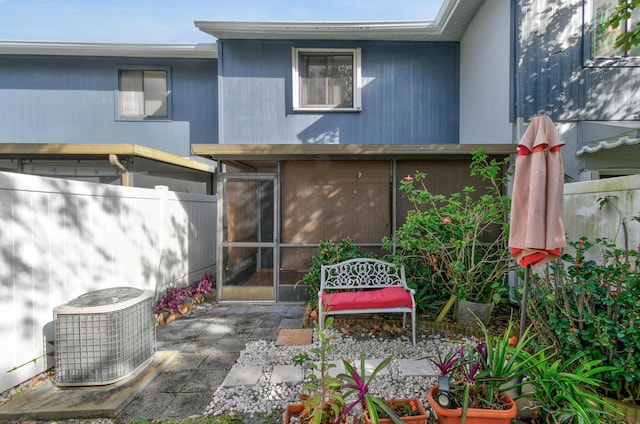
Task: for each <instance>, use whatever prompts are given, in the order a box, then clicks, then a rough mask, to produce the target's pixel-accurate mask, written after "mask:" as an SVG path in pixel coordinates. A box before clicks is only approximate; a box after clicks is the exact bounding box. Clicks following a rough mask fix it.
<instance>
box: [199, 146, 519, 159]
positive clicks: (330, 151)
mask: <svg viewBox="0 0 640 424" xmlns="http://www.w3.org/2000/svg"><path fill="white" fill-rule="evenodd" d="M516 147H517V146H516V145H514V144H482V145H480V144H393V145H391V144H192V145H191V150H192V152H193V154H195V155H199V156H204V157H208V158H212V159H214V160H236V159H237V160H242V159H244V160H277V159H282V160H296V159H300V160H316V159H320V158H322V159H336V160H340V159H342V160H345V159H364V160H367V159H379V158H385V159H386V158H402V159H405V158H409V159H410V158H416V159H418V158H438V157H442V158H447V157H460V156H470V155H471V152H472V151H473V150H475V149H477V148H483V149H484V150H485V152H487V153H488V154H489V155H501V156H502V155H512V154H515V153H516Z"/></svg>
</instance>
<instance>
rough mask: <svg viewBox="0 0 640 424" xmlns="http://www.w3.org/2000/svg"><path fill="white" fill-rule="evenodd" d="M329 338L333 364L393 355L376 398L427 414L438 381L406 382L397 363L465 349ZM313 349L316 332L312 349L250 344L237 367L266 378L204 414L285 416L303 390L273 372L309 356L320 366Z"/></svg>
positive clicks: (434, 337)
mask: <svg viewBox="0 0 640 424" xmlns="http://www.w3.org/2000/svg"><path fill="white" fill-rule="evenodd" d="M327 335H328V336H329V337H331V338H332V344H334V349H333V350H332V351H331V352H330V354H329V360H330V361H342V360H343V359H347V360H354V361H356V362H357V361H359V359H360V352H364V353H365V358H366V359H384V358H386V357H387V356H389V355H392V356H393V360H392V361H391V363H390V364H389V366H388V367H387V368H386V369H387V370H388V371H389V372H388V374H386V375H382V374H378V375H377V376H376V378H375V379H374V381H373V382H372V384H371V386H370V387H369V389H370V391H371V393H373V394H374V395H376V396H380V397H382V398H385V399H392V398H406V397H418V398H419V399H421V400H422V401H423V403H424V404H425V408H426V407H427V392H428V391H429V389H430V388H431V387H432V386H433V384H434V383H435V377H423V376H411V377H405V376H403V375H401V373H400V366H399V364H398V361H397V360H398V359H414V360H418V359H423V358H425V357H429V356H433V355H434V354H435V353H436V352H437V350H438V349H440V350H441V351H443V352H446V351H448V350H449V349H451V348H455V347H456V346H459V344H457V343H454V342H451V341H447V340H445V339H444V338H443V337H442V336H441V335H439V334H430V335H420V336H419V337H418V340H417V344H416V346H415V347H413V346H412V345H411V341H410V340H409V338H408V337H404V336H395V337H392V338H391V337H388V336H387V335H385V334H384V333H382V334H381V333H380V332H379V333H378V335H377V334H376V333H375V332H371V333H368V332H363V333H360V334H357V335H355V336H352V335H348V334H345V331H344V330H343V329H340V328H338V329H336V328H331V329H328V330H327ZM461 342H464V340H461ZM312 347H316V348H318V347H319V341H318V337H317V333H316V331H314V335H313V344H312V345H297V346H276V345H275V342H273V341H265V340H257V341H252V342H249V343H247V345H246V347H245V349H244V350H243V351H242V352H240V357H239V358H238V359H237V361H236V363H235V365H234V366H242V367H248V366H262V367H263V374H262V376H261V377H260V379H259V380H258V383H257V384H256V385H253V386H230V387H224V386H221V387H219V388H218V389H217V390H216V391H215V393H214V394H213V396H212V398H211V401H210V403H209V405H208V406H207V408H206V410H205V412H204V413H205V414H206V415H219V414H223V413H229V414H235V415H238V416H240V417H244V418H250V417H260V416H274V415H279V414H282V412H283V411H284V409H285V407H286V405H287V404H290V403H295V402H297V401H298V395H299V394H301V393H303V389H302V386H303V384H302V383H271V382H270V377H271V373H272V371H273V367H274V366H275V365H292V364H293V357H294V356H295V355H298V354H300V353H303V352H306V353H307V354H309V355H310V356H311V358H312V360H314V361H315V360H317V358H316V357H315V356H314V355H313V354H312V353H311V352H310V349H311V348H312ZM249 422H251V421H249Z"/></svg>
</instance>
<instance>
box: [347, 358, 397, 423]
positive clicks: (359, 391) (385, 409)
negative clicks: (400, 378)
mask: <svg viewBox="0 0 640 424" xmlns="http://www.w3.org/2000/svg"><path fill="white" fill-rule="evenodd" d="M392 359H393V356H388V357H387V358H385V359H384V360H383V361H382V362H380V363H379V364H378V366H377V367H376V368H375V369H374V370H373V372H372V373H371V374H370V375H369V377H367V374H366V368H365V363H364V352H362V353H360V369H359V370H358V369H357V368H356V367H354V366H353V365H352V364H351V363H350V362H349V361H344V360H343V361H342V363H343V364H344V368H345V370H346V371H347V373H345V374H339V375H338V378H339V379H340V380H342V382H343V384H344V387H345V388H347V389H349V391H347V392H346V394H345V398H348V397H350V396H352V395H356V400H355V401H353V402H352V403H351V404H349V405H347V406H346V408H345V410H344V412H343V413H342V415H341V418H342V417H345V416H347V414H348V413H349V412H350V411H351V410H353V408H354V407H355V406H356V405H358V404H360V405H361V406H362V410H363V411H367V412H368V413H369V418H370V419H371V422H372V423H373V424H378V423H379V417H381V416H384V417H386V418H389V419H391V421H393V422H394V423H398V424H402V423H403V421H402V420H401V419H400V418H399V417H398V416H397V415H396V414H395V413H394V412H393V410H392V409H391V407H390V406H389V405H388V404H387V403H386V402H385V401H384V400H383V399H380V398H379V397H376V396H373V395H372V394H371V393H370V392H369V385H370V384H371V382H372V381H373V379H374V378H375V376H376V375H377V374H378V373H379V372H380V371H382V370H383V369H384V368H385V367H386V366H387V365H389V362H391V360H392ZM356 418H357V421H356V422H361V421H362V422H364V418H363V417H356ZM361 418H362V419H361Z"/></svg>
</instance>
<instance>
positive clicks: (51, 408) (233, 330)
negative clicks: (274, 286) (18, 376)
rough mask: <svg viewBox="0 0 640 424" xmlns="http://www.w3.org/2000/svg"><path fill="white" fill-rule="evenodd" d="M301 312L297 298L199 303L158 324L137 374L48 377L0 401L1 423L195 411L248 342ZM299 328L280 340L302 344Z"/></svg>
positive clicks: (295, 322)
mask: <svg viewBox="0 0 640 424" xmlns="http://www.w3.org/2000/svg"><path fill="white" fill-rule="evenodd" d="M304 312H305V307H304V306H303V305H301V304H250V305H243V304H222V305H213V306H212V305H208V304H203V305H200V306H199V307H198V308H197V309H195V310H194V311H192V312H190V313H189V314H187V315H186V316H185V317H182V318H181V319H179V320H176V321H174V322H172V323H170V324H168V325H166V326H164V327H160V328H157V330H156V340H157V352H156V354H155V356H154V357H153V358H152V359H151V360H150V362H149V363H148V364H147V365H146V366H145V367H141V368H143V369H142V370H141V372H139V373H138V374H136V375H134V376H132V377H130V378H127V379H125V380H123V381H122V382H119V383H115V384H112V385H109V386H96V387H75V388H64V389H63V388H58V387H56V386H55V385H54V384H53V383H52V382H51V381H50V380H47V381H45V382H44V383H42V384H41V385H39V386H38V387H35V388H32V389H29V390H27V391H25V393H23V394H22V395H21V396H18V397H15V398H13V399H11V400H9V401H8V402H6V403H4V404H2V405H0V421H1V422H12V421H17V422H22V421H47V420H54V421H58V420H66V419H78V418H110V419H111V420H112V421H113V422H114V423H129V422H131V421H134V420H158V419H159V420H170V419H173V420H176V419H184V418H187V417H191V416H196V415H200V414H202V413H203V411H204V410H205V408H206V406H207V404H208V403H209V401H210V398H211V395H212V394H213V392H214V391H215V390H216V388H217V387H218V386H220V385H221V384H222V383H223V381H224V380H225V378H226V377H227V375H228V374H229V371H230V370H231V368H232V366H233V364H234V362H235V361H236V359H237V358H238V356H239V354H240V351H242V349H243V348H244V347H245V345H246V343H247V342H248V341H251V340H268V341H275V340H276V339H277V338H278V335H279V333H280V330H281V329H300V328H302V318H303V315H304ZM285 333H287V332H285ZM301 334H303V333H297V332H290V334H289V335H288V336H289V337H293V339H292V340H288V341H282V342H283V343H298V342H301V341H300V340H299V339H298V337H303V336H301ZM307 334H308V333H307ZM303 341H304V340H303Z"/></svg>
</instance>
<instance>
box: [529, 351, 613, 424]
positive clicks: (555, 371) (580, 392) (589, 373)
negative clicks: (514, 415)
mask: <svg viewBox="0 0 640 424" xmlns="http://www.w3.org/2000/svg"><path fill="white" fill-rule="evenodd" d="M545 352H546V350H542V351H541V352H538V353H536V354H530V353H529V352H527V351H522V352H521V353H520V356H521V357H527V356H530V357H531V358H532V363H533V364H534V365H533V366H532V367H531V368H529V370H528V372H527V374H528V375H529V378H530V380H531V385H532V387H533V390H531V391H529V392H525V393H522V395H521V396H529V397H531V398H532V399H533V403H534V405H533V406H534V407H537V408H538V410H539V411H540V413H541V414H542V415H545V416H546V417H545V419H544V420H543V422H553V423H573V422H575V418H576V417H577V418H578V419H579V422H581V423H585V424H591V423H600V422H602V421H601V420H602V418H603V417H604V416H611V413H610V412H613V411H614V409H613V407H612V406H611V405H609V404H608V403H607V402H605V401H603V400H602V399H601V398H600V397H599V396H598V395H597V394H596V392H595V390H596V389H597V387H598V386H599V385H600V384H602V381H601V380H599V379H598V378H597V376H598V375H601V374H602V373H604V372H608V371H612V370H613V368H614V367H610V366H601V365H600V363H601V362H602V361H600V360H585V353H584V352H577V353H575V354H574V355H572V356H571V357H570V358H569V359H567V360H564V359H560V358H558V359H555V360H553V361H552V358H548V357H547V356H546V353H545Z"/></svg>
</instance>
